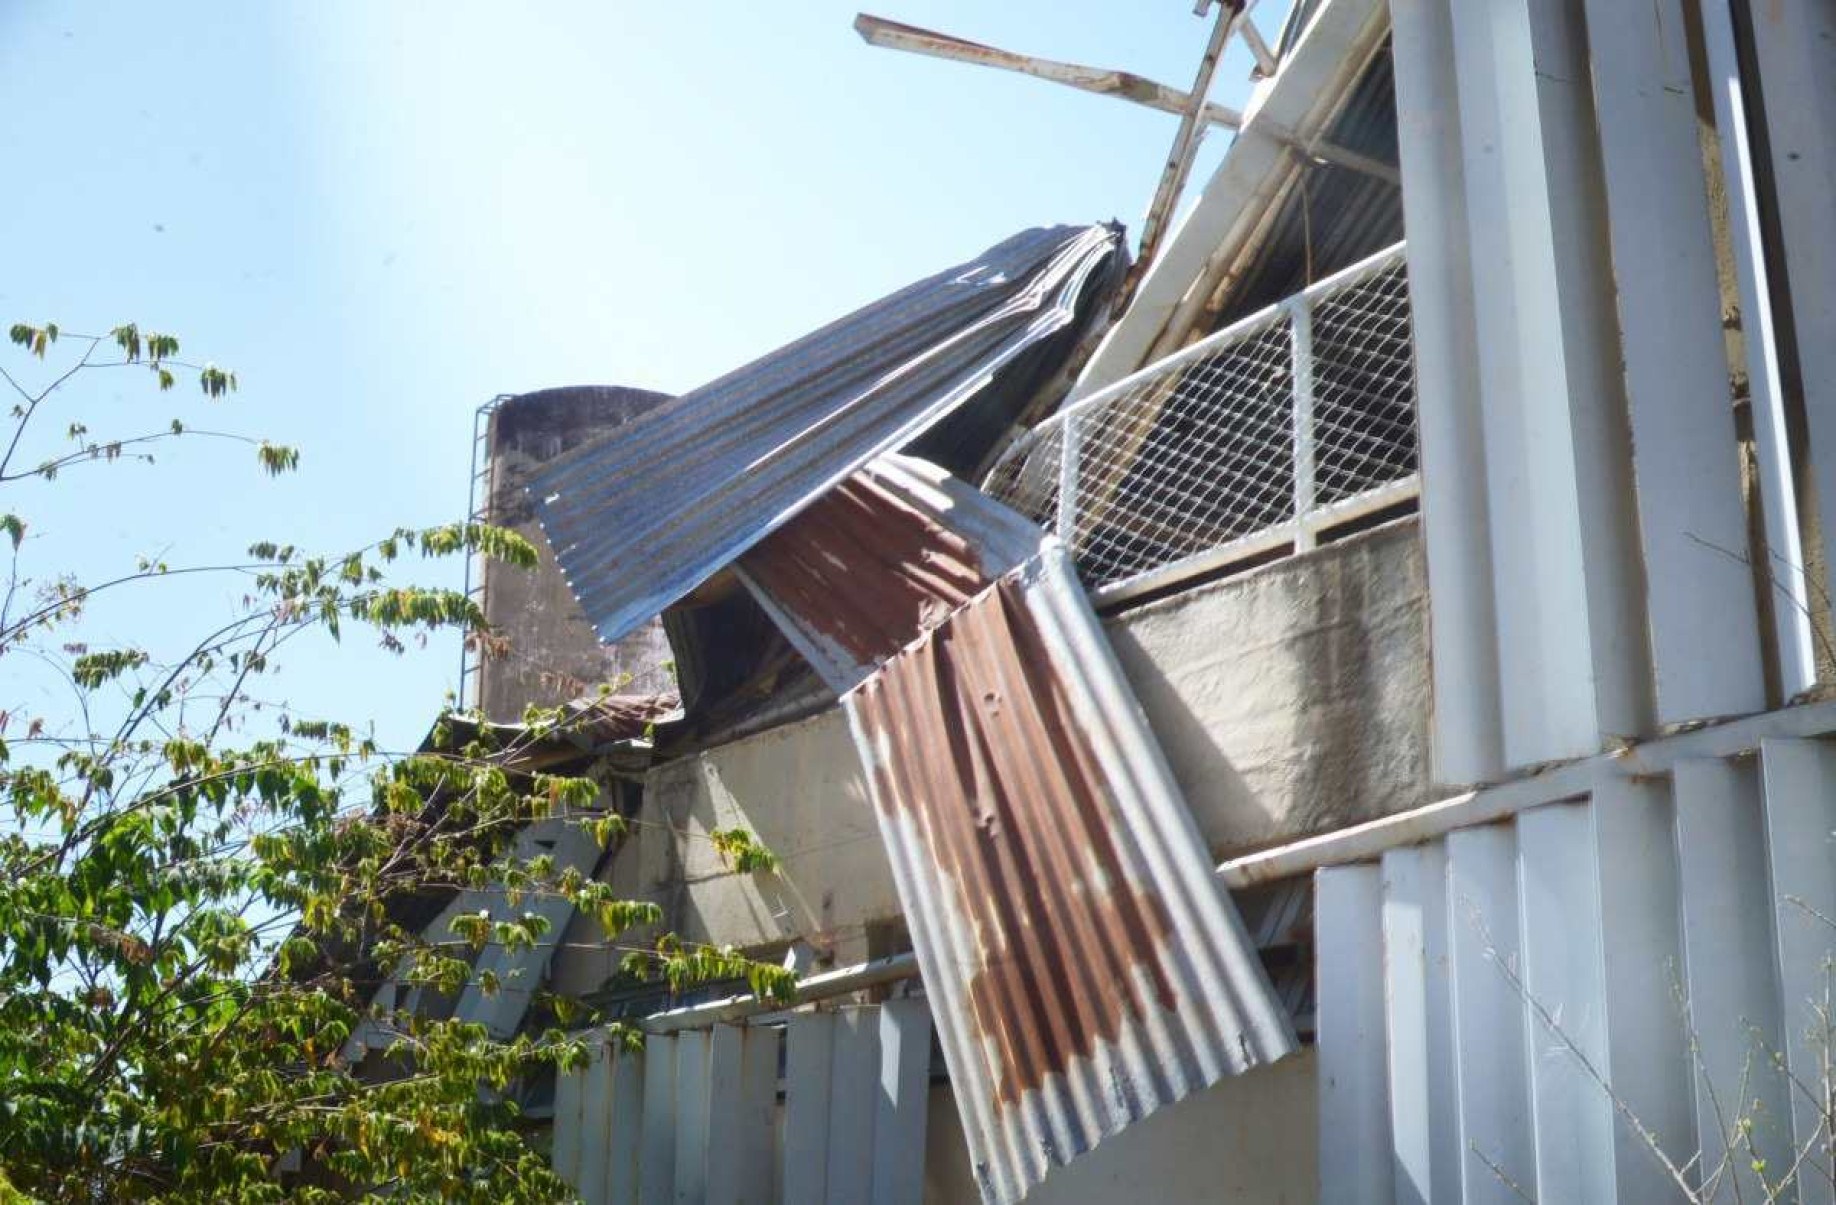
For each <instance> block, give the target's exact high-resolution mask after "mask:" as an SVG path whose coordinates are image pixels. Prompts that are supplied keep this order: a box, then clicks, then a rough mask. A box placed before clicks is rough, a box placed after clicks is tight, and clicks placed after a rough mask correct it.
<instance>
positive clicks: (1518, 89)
mask: <svg viewBox="0 0 1836 1205" xmlns="http://www.w3.org/2000/svg"><path fill="white" fill-rule="evenodd" d="M1552 4H1553V0H1500V2H1497V3H1485V4H1454V5H1452V12H1453V34H1454V51H1455V57H1456V60H1457V67H1456V70H1457V76H1458V85H1459V101H1460V118H1461V133H1462V139H1463V142H1462V149H1463V151H1464V176H1465V182H1466V190H1467V191H1466V209H1467V215H1468V218H1469V221H1470V222H1471V229H1470V236H1471V239H1472V246H1471V257H1472V265H1473V276H1474V281H1473V294H1474V305H1475V311H1474V312H1475V317H1476V331H1477V334H1478V344H1479V363H1480V393H1481V408H1482V410H1483V413H1484V424H1485V439H1484V442H1485V475H1486V483H1487V490H1488V499H1487V502H1488V515H1489V519H1490V522H1491V527H1492V530H1491V537H1492V538H1491V546H1492V549H1493V552H1494V561H1493V572H1494V597H1495V600H1496V604H1497V608H1498V632H1497V640H1498V657H1499V675H1500V680H1501V686H1502V691H1503V702H1502V706H1503V715H1504V738H1505V757H1506V760H1507V762H1508V763H1509V764H1511V765H1513V766H1527V765H1533V764H1536V763H1540V762H1546V761H1555V760H1561V759H1565V758H1570V757H1579V756H1585V755H1587V754H1589V753H1592V752H1594V751H1595V750H1597V749H1598V748H1599V747H1600V746H1601V743H1602V737H1603V736H1604V735H1607V734H1611V733H1622V734H1623V733H1636V732H1639V731H1641V730H1642V727H1643V724H1642V723H1641V719H1642V717H1641V716H1640V715H1639V714H1638V709H1637V707H1636V697H1635V696H1636V688H1637V685H1638V683H1639V681H1640V679H1641V677H1642V675H1641V674H1640V673H1639V666H1638V662H1639V655H1638V653H1639V646H1640V645H1641V644H1642V636H1641V635H1639V634H1637V633H1633V632H1628V631H1626V630H1625V629H1624V628H1623V627H1621V626H1620V619H1619V615H1620V611H1621V609H1622V607H1623V603H1624V600H1623V599H1622V600H1614V599H1612V598H1610V597H1609V596H1610V595H1611V594H1612V593H1614V592H1615V591H1616V590H1620V589H1622V588H1623V587H1624V585H1625V583H1624V582H1622V581H1621V580H1620V574H1621V573H1622V571H1623V570H1624V569H1625V568H1627V567H1628V566H1634V565H1635V564H1636V562H1635V561H1634V560H1633V559H1632V558H1630V557H1628V556H1626V555H1625V553H1627V552H1629V551H1630V550H1629V549H1624V548H1620V547H1619V546H1618V544H1619V536H1620V535H1621V532H1620V530H1619V518H1618V516H1617V513H1616V510H1617V500H1616V498H1615V496H1614V494H1615V484H1616V483H1614V482H1613V481H1612V480H1611V470H1612V467H1613V462H1614V461H1616V460H1617V458H1618V454H1619V452H1621V451H1623V450H1624V445H1625V437H1624V433H1623V432H1620V433H1618V434H1617V435H1615V433H1614V432H1613V431H1612V429H1611V422H1610V419H1611V417H1612V414H1613V412H1614V411H1615V410H1616V406H1617V403H1618V402H1619V398H1618V396H1617V391H1616V390H1612V389H1611V388H1610V386H1611V382H1608V383H1607V384H1606V385H1603V384H1602V383H1601V382H1600V381H1599V380H1597V379H1596V378H1597V375H1598V374H1597V369H1598V361H1599V358H1600V356H1601V355H1602V354H1603V349H1602V348H1601V347H1600V346H1599V344H1600V341H1602V340H1605V339H1608V338H1610V335H1611V332H1612V331H1613V329H1614V324H1613V322H1612V317H1611V313H1610V310H1609V311H1608V312H1607V313H1605V314H1604V315H1601V314H1596V313H1595V312H1594V311H1595V305H1594V295H1595V293H1596V292H1597V291H1598V290H1597V289H1596V287H1595V282H1594V281H1593V280H1592V279H1591V278H1590V276H1589V273H1588V272H1587V271H1586V270H1585V260H1586V257H1587V255H1588V254H1589V252H1590V251H1591V250H1592V246H1593V241H1592V240H1593V237H1594V235H1595V233H1596V229H1595V227H1596V219H1597V215H1596V214H1594V213H1592V212H1591V210H1590V209H1589V205H1590V200H1589V194H1590V192H1591V191H1592V190H1593V189H1595V188H1597V184H1598V180H1597V177H1598V168H1597V166H1596V168H1595V169H1594V172H1593V173H1592V174H1591V175H1590V174H1589V173H1588V172H1587V171H1586V170H1585V162H1584V160H1585V158H1586V156H1585V153H1584V152H1585V150H1587V149H1590V147H1591V143H1590V146H1583V145H1582V143H1583V142H1584V141H1588V140H1587V139H1584V136H1583V133H1582V131H1581V129H1580V128H1579V127H1580V125H1581V124H1582V123H1584V122H1585V121H1586V120H1588V119H1589V118H1590V116H1591V115H1590V114H1589V113H1588V111H1587V107H1586V105H1585V103H1584V98H1583V97H1581V96H1579V95H1578V92H1577V90H1578V89H1580V88H1581V87H1582V86H1583V85H1582V81H1584V80H1585V79H1586V70H1587V68H1586V64H1585V63H1584V62H1583V63H1580V64H1575V63H1572V62H1568V61H1566V60H1567V58H1568V57H1570V56H1569V55H1567V54H1565V53H1563V52H1564V51H1565V50H1566V49H1567V48H1568V47H1569V45H1571V42H1572V40H1571V39H1569V38H1564V37H1557V36H1555V33H1554V31H1560V30H1561V27H1562V24H1563V18H1564V17H1570V18H1571V19H1572V15H1570V14H1565V13H1563V12H1560V11H1554V10H1553V9H1552V8H1551V6H1552ZM1545 9H1551V11H1548V12H1545ZM1552 60H1560V61H1552ZM1551 77H1556V78H1551ZM1564 81H1565V82H1564ZM1575 168H1579V169H1581V175H1580V176H1578V177H1575V178H1563V177H1561V176H1558V175H1557V174H1556V173H1557V172H1560V171H1568V170H1571V169H1575ZM1570 189H1572V190H1574V195H1570V194H1569V192H1568V190H1570ZM1567 244H1578V246H1575V247H1569V246H1567ZM1600 318H1604V319H1605V323H1604V325H1601V326H1597V327H1595V328H1594V329H1591V330H1590V329H1585V326H1584V321H1583V320H1587V321H1598V320H1599V319H1600ZM1621 422H1622V423H1623V418H1622V419H1621ZM1601 439H1605V440H1606V441H1607V442H1606V445H1605V446H1604V447H1595V446H1593V444H1594V442H1595V441H1597V440H1601ZM1429 488H1430V489H1432V488H1433V486H1432V484H1430V485H1429ZM1628 534H1629V533H1628ZM1633 601H1634V602H1635V603H1636V602H1637V601H1638V600H1637V599H1636V598H1635V599H1634V600H1633Z"/></svg>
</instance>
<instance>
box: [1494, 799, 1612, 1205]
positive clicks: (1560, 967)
mask: <svg viewBox="0 0 1836 1205" xmlns="http://www.w3.org/2000/svg"><path fill="white" fill-rule="evenodd" d="M1589 810H1590V809H1589V807H1588V805H1587V804H1584V803H1570V804H1556V805H1553V806H1550V807H1542V808H1536V809H1534V810H1532V811H1528V812H1525V813H1523V814H1522V815H1520V816H1519V817H1518V819H1517V856H1518V866H1517V874H1518V914H1519V918H1520V924H1521V932H1522V940H1523V987H1524V992H1525V1000H1526V1003H1528V1004H1529V1006H1530V1013H1529V1017H1528V1020H1527V1023H1526V1024H1527V1029H1528V1036H1529V1040H1530V1090H1531V1099H1532V1103H1533V1107H1534V1120H1535V1138H1536V1183H1537V1191H1538V1193H1539V1194H1540V1195H1541V1197H1542V1199H1543V1200H1546V1201H1573V1202H1577V1203H1581V1202H1603V1203H1604V1202H1611V1201H1613V1200H1614V1199H1615V1192H1616V1177H1615V1173H1614V1166H1613V1165H1614V1154H1615V1152H1614V1146H1613V1104H1612V1100H1611V1099H1610V1098H1609V1097H1608V1095H1607V1093H1606V1092H1605V1091H1604V1090H1603V1087H1602V1085H1601V1082H1600V1078H1601V1077H1602V1076H1604V1075H1605V1074H1606V1068H1607V1066H1608V1061H1607V1012H1606V985H1605V982H1604V975H1605V965H1604V964H1605V951H1604V950H1603V949H1602V947H1601V935H1600V895H1599V891H1598V883H1597V880H1596V878H1595V874H1594V859H1593V842H1594V832H1593V821H1592V818H1591V817H1590V815H1589Z"/></svg>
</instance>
